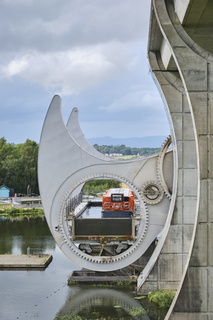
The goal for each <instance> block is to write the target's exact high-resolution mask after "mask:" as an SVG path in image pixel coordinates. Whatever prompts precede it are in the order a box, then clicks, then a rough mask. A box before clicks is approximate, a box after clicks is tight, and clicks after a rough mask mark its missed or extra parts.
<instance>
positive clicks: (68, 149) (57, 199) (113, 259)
mask: <svg viewBox="0 0 213 320" xmlns="http://www.w3.org/2000/svg"><path fill="white" fill-rule="evenodd" d="M72 115H74V117H75V120H77V117H76V111H74V112H72ZM72 115H71V119H69V122H68V125H67V127H66V126H65V124H64V122H63V119H62V115H61V99H60V97H59V96H55V97H54V98H53V100H52V102H51V104H50V107H49V110H48V112H47V115H46V119H45V122H44V125H43V129H42V134H41V140H40V146H39V159H38V177H39V187H40V193H41V197H42V203H43V206H44V210H45V216H46V219H47V222H48V225H49V228H50V230H51V232H52V234H53V236H54V238H55V240H56V242H57V244H58V246H59V247H60V248H61V250H62V251H63V252H64V253H65V254H66V256H67V257H69V258H70V259H71V260H72V261H74V262H75V263H77V264H79V265H80V266H82V267H85V268H87V269H91V270H99V271H110V270H116V269H120V268H123V267H124V266H127V265H129V264H131V263H133V262H134V261H135V260H137V259H138V258H139V257H140V256H141V255H142V254H143V253H144V252H145V251H146V250H147V248H148V247H149V245H150V244H151V243H152V242H153V240H154V239H155V238H156V237H157V235H158V234H159V233H160V232H161V231H162V229H163V227H164V225H165V222H166V219H167V214H168V210H169V206H170V199H169V198H168V196H166V195H164V196H163V199H162V201H161V202H160V203H158V204H153V205H150V204H146V203H145V202H144V201H143V199H142V186H143V185H144V184H145V183H146V182H147V181H149V180H152V181H156V183H157V181H158V179H159V175H157V162H158V156H153V157H150V158H147V159H144V158H138V159H137V160H134V161H120V160H119V161H118V160H110V159H108V158H107V159H106V157H105V156H102V155H100V154H99V153H98V152H94V150H93V147H92V146H89V145H88V142H87V141H86V140H85V138H84V137H83V136H82V132H81V130H80V127H79V125H78V122H77V124H75V123H76V121H73V120H72ZM72 125H74V128H75V130H73V129H72ZM73 136H74V137H75V138H74V137H73ZM81 144H82V145H81ZM171 173H172V168H171ZM98 178H101V179H104V178H110V179H116V180H118V181H121V182H124V183H126V184H127V185H128V186H129V187H130V188H131V189H133V190H134V192H135V195H136V196H137V198H138V201H139V204H140V205H139V208H140V212H139V213H140V219H139V222H140V223H139V228H138V231H137V237H136V239H135V241H134V243H133V244H132V245H131V246H130V248H129V249H127V250H126V251H124V252H123V253H120V254H117V255H115V256H91V255H89V254H87V253H84V252H82V251H81V250H80V249H79V248H78V246H77V244H76V243H75V242H74V241H72V240H71V237H70V226H69V225H68V223H67V220H66V214H65V206H66V200H67V199H68V197H69V196H70V194H74V193H75V194H76V188H78V189H81V187H82V185H83V184H84V183H85V182H87V181H89V180H91V179H98Z"/></svg>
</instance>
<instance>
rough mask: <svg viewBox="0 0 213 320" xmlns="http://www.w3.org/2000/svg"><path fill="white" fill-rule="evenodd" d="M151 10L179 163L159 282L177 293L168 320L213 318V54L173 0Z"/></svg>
mask: <svg viewBox="0 0 213 320" xmlns="http://www.w3.org/2000/svg"><path fill="white" fill-rule="evenodd" d="M152 8H153V13H152V14H153V19H152V26H151V28H152V29H154V28H158V29H159V33H161V36H162V37H163V38H164V41H165V42H166V46H167V47H168V48H169V50H170V52H171V55H172V60H173V64H171V63H170V64H169V63H167V65H166V66H165V65H164V64H163V61H167V62H168V59H162V57H161V54H160V52H159V50H156V49H155V47H154V46H153V45H152V43H151V42H150V46H149V60H150V65H151V69H152V71H153V73H154V75H155V78H156V80H157V82H158V84H159V86H160V89H161V92H162V94H163V95H164V97H165V100H166V103H167V107H168V112H169V116H170V119H171V124H172V126H173V141H174V152H175V154H176V155H177V159H178V161H177V163H178V165H177V168H176V170H177V171H178V172H177V174H178V187H177V193H176V206H175V210H174V215H173V220H172V224H171V227H170V230H169V233H168V237H167V239H166V241H165V243H164V247H163V249H162V252H161V254H160V256H159V259H158V266H157V268H154V270H155V271H156V270H157V271H156V272H157V277H156V278H155V280H157V287H158V288H174V289H177V295H176V297H175V299H174V301H173V304H172V306H171V308H170V310H169V312H168V314H167V316H166V319H175V320H176V319H181V320H185V319H187V320H189V319H193V320H194V319H202V320H204V319H213V303H212V301H213V284H212V279H213V250H212V249H213V247H212V245H213V235H212V230H213V224H212V223H213V209H212V208H213V206H212V205H211V200H212V197H213V170H212V166H213V152H212V150H213V132H212V131H213V117H212V114H213V111H212V110H213V109H212V107H213V76H212V71H213V56H212V55H211V54H210V53H209V52H206V51H205V50H204V49H202V48H201V47H199V46H198V45H197V44H196V43H194V42H193V41H192V39H191V38H189V36H188V35H187V34H186V32H185V30H184V29H183V27H182V25H181V23H180V22H179V20H178V18H177V16H176V14H175V11H174V7H173V1H170V0H168V1H166V0H153V6H152ZM164 48H165V45H164ZM164 52H166V50H164ZM174 63H175V65H176V69H175V68H174ZM170 66H173V67H171V68H170ZM168 68H170V69H168ZM149 281H151V278H149V279H148V280H147V283H148V282H149ZM208 316H209V317H210V318H207V317H208Z"/></svg>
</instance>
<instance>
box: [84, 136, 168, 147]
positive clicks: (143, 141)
mask: <svg viewBox="0 0 213 320" xmlns="http://www.w3.org/2000/svg"><path fill="white" fill-rule="evenodd" d="M166 138H167V136H148V137H141V138H138V137H135V138H111V137H99V138H91V139H88V141H89V143H90V144H91V145H94V144H98V145H99V146H102V145H107V146H111V145H112V146H117V145H122V144H124V145H125V146H126V147H132V148H146V147H148V148H159V147H161V145H162V144H163V142H164V140H165V139H166Z"/></svg>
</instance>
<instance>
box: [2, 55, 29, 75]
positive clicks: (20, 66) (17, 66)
mask: <svg viewBox="0 0 213 320" xmlns="http://www.w3.org/2000/svg"><path fill="white" fill-rule="evenodd" d="M27 66H28V61H27V57H26V56H24V57H21V58H15V59H14V60H12V61H10V62H9V63H8V64H7V65H6V66H1V67H0V74H1V75H2V76H5V77H7V78H9V77H12V76H15V75H18V74H21V73H22V72H23V71H24V70H26V69H27Z"/></svg>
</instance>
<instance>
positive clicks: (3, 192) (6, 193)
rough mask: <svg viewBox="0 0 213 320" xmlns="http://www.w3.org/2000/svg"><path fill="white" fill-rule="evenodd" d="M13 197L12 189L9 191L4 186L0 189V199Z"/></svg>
mask: <svg viewBox="0 0 213 320" xmlns="http://www.w3.org/2000/svg"><path fill="white" fill-rule="evenodd" d="M13 196H14V189H10V188H8V187H7V186H5V185H4V184H3V185H2V186H1V187H0V198H8V197H13Z"/></svg>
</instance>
